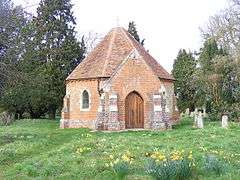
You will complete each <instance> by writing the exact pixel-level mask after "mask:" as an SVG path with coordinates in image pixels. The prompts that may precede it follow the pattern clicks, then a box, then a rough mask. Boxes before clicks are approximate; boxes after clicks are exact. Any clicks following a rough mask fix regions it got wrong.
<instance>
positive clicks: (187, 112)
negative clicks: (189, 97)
mask: <svg viewBox="0 0 240 180" xmlns="http://www.w3.org/2000/svg"><path fill="white" fill-rule="evenodd" d="M189 113H190V111H189V108H187V109H186V111H185V115H186V116H189Z"/></svg>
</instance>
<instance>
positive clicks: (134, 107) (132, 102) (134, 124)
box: [125, 92, 144, 129]
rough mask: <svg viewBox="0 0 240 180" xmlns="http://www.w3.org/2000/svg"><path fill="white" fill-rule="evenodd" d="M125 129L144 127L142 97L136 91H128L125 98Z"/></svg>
mask: <svg viewBox="0 0 240 180" xmlns="http://www.w3.org/2000/svg"><path fill="white" fill-rule="evenodd" d="M125 126H126V129H132V128H143V127H144V109H143V99H142V97H141V96H140V95H139V94H138V93H137V92H132V93H130V94H129V95H128V96H127V97H126V100H125Z"/></svg>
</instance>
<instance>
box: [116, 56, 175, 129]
mask: <svg viewBox="0 0 240 180" xmlns="http://www.w3.org/2000/svg"><path fill="white" fill-rule="evenodd" d="M161 83H163V84H164V85H166V86H167V87H166V90H167V91H170V92H169V93H167V94H169V97H168V98H169V99H170V101H169V102H168V106H169V109H172V108H171V106H172V105H171V103H172V100H171V99H172V97H170V94H172V87H173V83H169V82H161V81H160V80H159V78H158V77H157V76H156V75H155V74H154V73H153V71H152V70H151V69H150V67H149V66H147V65H146V64H145V62H143V60H142V59H138V60H137V59H129V60H128V61H127V62H126V64H125V65H124V66H123V67H122V68H121V69H120V70H119V72H118V74H117V75H115V76H114V78H113V79H112V84H111V92H112V93H117V94H118V108H119V120H120V122H121V129H124V128H125V99H126V96H127V95H128V94H129V93H131V92H132V91H137V92H138V93H139V94H140V95H141V96H142V98H143V100H144V128H146V129H148V128H150V120H151V119H152V116H153V94H154V93H158V92H159V89H160V85H161Z"/></svg>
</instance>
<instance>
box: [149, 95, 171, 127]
mask: <svg viewBox="0 0 240 180" xmlns="http://www.w3.org/2000/svg"><path fill="white" fill-rule="evenodd" d="M153 111H154V114H153V119H152V123H151V128H152V129H154V130H160V129H169V128H171V123H170V119H169V115H168V112H166V98H164V95H160V94H155V95H153Z"/></svg>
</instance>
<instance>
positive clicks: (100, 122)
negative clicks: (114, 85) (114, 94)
mask: <svg viewBox="0 0 240 180" xmlns="http://www.w3.org/2000/svg"><path fill="white" fill-rule="evenodd" d="M107 119H108V116H106V109H105V94H104V93H103V94H102V95H101V97H100V104H99V107H98V114H97V120H96V129H97V130H107Z"/></svg>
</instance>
